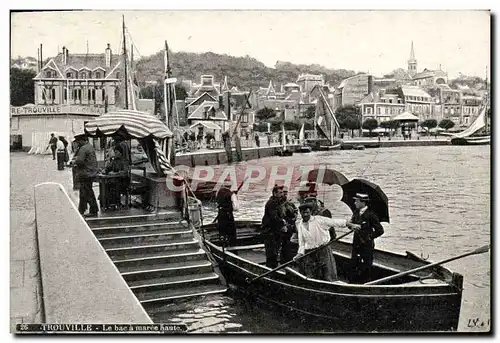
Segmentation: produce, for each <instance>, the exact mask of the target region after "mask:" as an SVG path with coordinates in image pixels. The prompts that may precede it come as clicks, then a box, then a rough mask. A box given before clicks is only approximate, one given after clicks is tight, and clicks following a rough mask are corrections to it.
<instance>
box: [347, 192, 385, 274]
mask: <svg viewBox="0 0 500 343" xmlns="http://www.w3.org/2000/svg"><path fill="white" fill-rule="evenodd" d="M369 202H370V198H369V196H368V195H367V194H361V193H358V194H356V196H355V197H354V205H355V206H356V210H355V211H354V213H353V215H352V218H351V221H352V223H353V224H355V225H353V227H352V229H353V230H354V231H355V232H354V238H353V241H352V255H351V260H352V262H353V271H354V275H353V277H352V280H351V282H353V283H365V282H369V281H370V280H371V270H372V264H373V249H375V238H377V237H380V236H382V235H383V234H384V228H383V227H382V224H380V221H379V219H378V216H377V214H376V213H375V212H374V211H373V210H371V209H370V207H369Z"/></svg>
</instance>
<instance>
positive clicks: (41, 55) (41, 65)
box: [40, 43, 43, 70]
mask: <svg viewBox="0 0 500 343" xmlns="http://www.w3.org/2000/svg"><path fill="white" fill-rule="evenodd" d="M42 68H43V51H42V44H41V43H40V70H42Z"/></svg>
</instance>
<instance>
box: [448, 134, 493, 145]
mask: <svg viewBox="0 0 500 343" xmlns="http://www.w3.org/2000/svg"><path fill="white" fill-rule="evenodd" d="M451 144H452V145H488V144H491V138H490V136H485V137H460V138H458V137H457V138H452V139H451Z"/></svg>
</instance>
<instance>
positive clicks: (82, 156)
mask: <svg viewBox="0 0 500 343" xmlns="http://www.w3.org/2000/svg"><path fill="white" fill-rule="evenodd" d="M75 140H76V141H77V142H78V145H79V146H80V148H79V149H78V151H77V153H76V156H75V159H74V164H75V174H76V175H75V179H76V180H77V182H78V185H79V187H80V202H79V204H78V212H80V214H81V215H82V216H85V217H96V216H97V212H98V210H99V208H98V206H97V200H96V197H95V194H94V190H93V189H92V182H93V180H94V178H95V177H96V176H97V173H98V171H99V170H98V167H97V157H96V154H95V150H94V147H93V146H92V144H90V142H89V141H88V138H87V135H86V134H85V133H83V134H79V135H76V136H75ZM87 204H89V205H90V210H89V213H88V214H87V215H84V214H85V211H86V210H87Z"/></svg>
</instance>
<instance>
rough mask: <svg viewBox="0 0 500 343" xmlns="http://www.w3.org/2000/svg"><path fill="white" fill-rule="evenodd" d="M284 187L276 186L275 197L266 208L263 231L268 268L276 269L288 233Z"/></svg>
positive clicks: (268, 202)
mask: <svg viewBox="0 0 500 343" xmlns="http://www.w3.org/2000/svg"><path fill="white" fill-rule="evenodd" d="M283 203H284V198H283V186H278V185H275V186H274V187H273V195H272V196H271V197H270V198H269V200H268V201H267V203H266V206H265V208H264V217H263V218H262V229H263V230H264V234H263V236H264V246H265V248H266V266H268V267H269V268H276V267H277V266H278V256H279V253H280V248H281V242H282V239H283V238H282V236H283V234H284V233H286V231H287V228H286V221H285V216H284V208H283Z"/></svg>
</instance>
